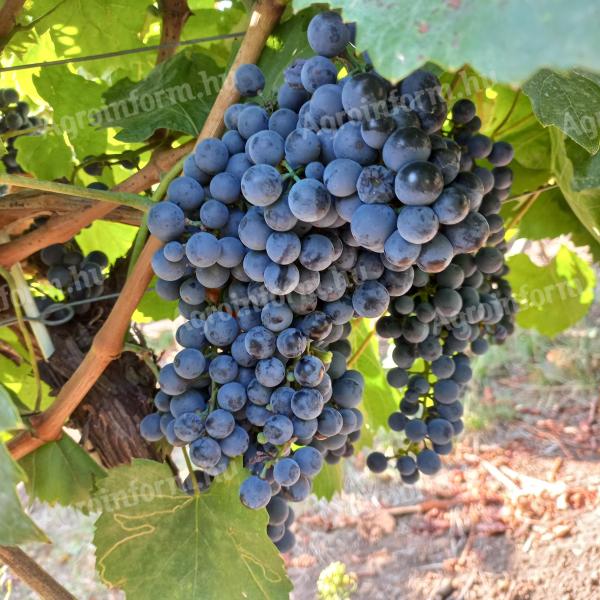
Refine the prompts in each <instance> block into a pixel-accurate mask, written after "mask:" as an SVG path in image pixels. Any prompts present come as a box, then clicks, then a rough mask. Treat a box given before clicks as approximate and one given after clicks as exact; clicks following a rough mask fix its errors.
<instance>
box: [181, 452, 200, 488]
mask: <svg viewBox="0 0 600 600" xmlns="http://www.w3.org/2000/svg"><path fill="white" fill-rule="evenodd" d="M181 452H182V453H183V458H184V459H185V464H186V466H187V469H188V471H189V472H190V479H191V480H192V488H193V489H194V496H199V495H200V487H199V486H198V480H197V479H196V473H194V466H193V465H192V461H191V460H190V455H189V454H188V451H187V448H186V447H185V446H182V447H181Z"/></svg>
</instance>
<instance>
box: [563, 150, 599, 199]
mask: <svg viewBox="0 0 600 600" xmlns="http://www.w3.org/2000/svg"><path fill="white" fill-rule="evenodd" d="M565 150H566V152H567V157H568V159H569V160H570V161H571V164H572V165H573V177H572V178H571V187H572V188H573V191H574V192H581V191H583V190H589V189H593V188H600V152H598V153H596V154H593V155H592V154H590V153H589V152H588V151H587V150H584V149H583V148H582V147H581V146H578V145H577V144H575V143H574V142H572V141H571V140H565Z"/></svg>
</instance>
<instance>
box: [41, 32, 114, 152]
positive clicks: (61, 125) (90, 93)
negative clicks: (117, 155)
mask: <svg viewBox="0 0 600 600" xmlns="http://www.w3.org/2000/svg"><path fill="white" fill-rule="evenodd" d="M103 27H104V25H103ZM33 82H34V84H35V87H36V89H37V91H38V93H39V95H40V96H41V97H42V98H43V99H44V100H45V101H46V102H48V104H49V105H50V106H51V107H52V111H53V123H54V125H53V126H54V128H55V130H56V131H57V132H58V133H59V134H62V133H63V132H64V133H66V134H67V137H68V138H69V143H70V144H71V145H72V146H73V149H74V150H75V154H76V155H77V157H78V158H79V159H80V160H82V159H83V158H85V157H87V156H96V155H98V154H103V153H104V152H106V146H107V133H106V131H101V130H98V129H94V128H93V127H91V126H90V114H91V113H92V111H96V110H99V109H100V108H101V107H102V106H103V105H104V101H103V100H102V92H103V91H104V90H105V89H106V88H105V85H104V84H101V83H96V82H94V81H90V80H88V79H85V78H84V77H82V76H81V75H76V74H75V73H72V72H71V71H69V69H68V68H67V67H63V66H53V67H47V68H45V69H41V71H40V74H39V75H38V76H36V77H34V78H33Z"/></svg>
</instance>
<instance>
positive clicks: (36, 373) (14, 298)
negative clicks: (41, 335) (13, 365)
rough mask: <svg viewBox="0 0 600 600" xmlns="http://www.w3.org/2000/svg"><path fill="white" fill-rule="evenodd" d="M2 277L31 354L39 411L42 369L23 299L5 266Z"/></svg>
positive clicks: (1, 272)
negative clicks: (25, 316)
mask: <svg viewBox="0 0 600 600" xmlns="http://www.w3.org/2000/svg"><path fill="white" fill-rule="evenodd" d="M0 277H2V278H3V279H4V280H5V281H6V283H7V284H8V289H9V290H10V297H11V300H12V305H13V308H14V309H15V316H16V317H17V323H18V325H19V329H20V331H21V334H22V335H23V340H24V341H25V347H26V348H27V353H28V354H29V362H30V363H31V370H32V372H33V378H34V379H35V387H36V397H35V408H34V412H39V411H40V409H41V405H42V380H41V378H40V371H39V368H38V364H37V359H36V357H35V350H34V348H33V341H32V340H31V336H30V335H29V329H27V325H26V324H25V319H24V317H23V311H22V309H21V301H20V300H19V295H18V294H17V284H16V283H15V280H14V278H13V276H12V275H11V274H10V273H9V272H8V271H7V270H6V269H5V268H4V267H0Z"/></svg>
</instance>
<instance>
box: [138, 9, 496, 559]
mask: <svg viewBox="0 0 600 600" xmlns="http://www.w3.org/2000/svg"><path fill="white" fill-rule="evenodd" d="M352 37H353V27H350V26H348V25H346V24H344V23H343V21H342V19H341V18H340V16H339V15H338V14H336V13H334V12H325V13H321V14H319V15H317V16H315V17H314V18H313V19H312V20H311V22H310V24H309V27H308V40H309V43H310V45H311V47H312V49H313V50H314V51H315V52H316V55H315V56H313V57H312V58H308V59H306V60H304V59H302V60H296V61H295V62H294V63H293V64H292V65H290V67H289V68H288V69H286V71H285V82H284V84H283V85H282V86H281V87H280V88H279V90H278V93H277V100H276V102H273V101H272V100H271V99H268V100H267V99H265V98H263V96H262V94H261V92H262V90H263V89H264V87H265V78H264V75H263V74H262V72H261V71H260V69H259V68H258V67H256V66H255V65H242V66H241V67H240V68H239V69H238V70H237V72H236V73H235V84H236V87H237V89H238V91H239V93H240V95H241V96H242V97H243V98H244V99H245V101H244V102H243V103H238V104H234V105H232V106H231V107H229V108H228V109H227V111H226V112H225V115H224V121H225V125H226V131H225V133H224V134H223V136H222V137H221V138H220V139H217V138H210V139H205V140H203V141H201V142H200V143H199V144H198V145H197V147H196V149H195V151H194V153H193V154H192V155H190V156H189V157H188V158H187V159H186V160H185V163H184V167H183V176H181V177H179V178H178V179H176V180H175V181H174V182H173V183H171V185H170V186H169V188H168V191H167V198H166V201H165V202H161V203H159V204H158V205H156V206H155V207H153V208H152V210H151V211H150V213H149V219H148V227H149V229H150V231H151V233H152V234H153V235H155V236H156V237H157V238H159V239H160V240H161V241H163V242H164V243H165V245H164V246H163V247H162V248H161V249H160V250H159V251H158V252H157V253H156V254H155V256H154V257H153V261H152V266H153V269H154V272H155V274H156V276H157V280H156V291H157V293H158V294H159V295H160V296H161V297H162V298H164V299H167V300H172V301H178V302H179V310H180V313H181V314H182V315H183V316H184V317H185V318H186V319H187V320H188V321H187V323H185V324H184V325H182V326H181V327H180V329H179V330H178V332H177V341H178V342H179V344H180V345H181V346H182V347H183V350H181V352H180V353H179V354H178V355H177V356H176V358H175V360H174V362H173V363H172V364H169V365H166V366H165V367H164V368H163V369H162V370H161V373H160V378H159V384H160V388H161V391H160V392H159V394H158V395H157V397H156V399H155V404H156V408H157V410H158V412H156V413H154V414H152V415H149V416H148V417H146V418H145V419H144V421H143V422H142V424H141V430H142V434H143V435H144V437H145V438H146V439H148V440H151V441H158V440H161V439H163V438H165V439H166V440H167V442H168V443H169V444H170V445H172V446H186V447H187V448H188V450H187V451H188V453H189V457H190V460H191V462H192V463H193V464H194V466H195V467H196V468H197V469H198V472H197V474H196V478H197V479H198V480H201V481H202V482H203V485H210V481H211V480H212V478H214V477H217V476H219V475H221V474H223V473H224V472H225V470H226V469H227V467H228V464H229V461H230V459H232V458H236V457H238V456H241V457H243V459H242V460H243V464H244V466H245V467H246V468H247V469H248V470H249V471H250V473H251V475H250V476H249V477H248V478H247V479H246V480H245V481H244V483H243V484H242V486H241V489H240V498H241V501H242V502H243V504H244V505H246V506H248V507H249V508H254V509H258V508H262V507H265V506H266V507H267V509H268V510H269V514H270V518H271V521H270V526H269V535H270V536H271V539H272V540H273V541H274V542H275V543H276V544H277V546H278V547H279V548H280V549H281V550H286V549H288V548H289V547H290V546H291V544H292V543H293V534H292V533H291V532H290V531H289V526H286V525H285V524H286V522H288V520H289V518H290V517H289V513H288V512H286V510H284V509H283V508H282V507H283V504H286V506H287V502H289V501H300V500H303V499H304V498H306V497H307V496H308V495H309V494H310V491H311V480H312V478H313V477H314V476H315V475H316V474H317V473H318V472H319V470H320V469H321V467H322V465H323V463H324V462H329V463H334V462H337V461H339V460H340V459H341V458H342V457H345V456H350V455H351V454H352V451H353V443H354V442H355V441H356V440H357V439H358V437H359V436H360V427H361V424H362V414H361V413H360V411H359V410H358V408H357V406H358V405H359V404H360V401H361V396H362V392H363V388H364V381H363V378H362V376H361V374H360V373H358V372H357V371H354V370H352V369H351V368H348V362H349V359H351V357H352V349H351V347H350V344H349V342H348V336H349V334H350V332H351V321H352V319H354V318H359V317H365V318H379V317H381V316H382V315H384V314H385V313H386V312H387V311H388V309H389V310H391V313H390V315H389V316H388V317H384V320H383V322H384V323H391V321H393V322H394V323H395V324H396V325H395V326H397V322H399V321H401V320H402V319H399V315H400V313H399V312H398V310H397V304H399V303H401V302H403V301H404V300H406V299H411V298H412V296H414V290H416V289H420V288H423V287H424V286H426V285H427V282H428V281H429V277H430V275H431V276H432V277H434V276H441V274H442V273H443V272H446V271H448V270H452V268H453V266H455V265H454V262H455V261H460V260H463V259H462V258H461V257H467V258H468V259H470V260H475V259H474V258H473V255H476V256H479V255H480V253H483V252H484V251H485V252H487V250H486V248H484V246H485V244H486V242H487V241H488V240H489V238H490V235H491V228H490V223H489V221H488V217H486V215H485V214H484V213H482V211H481V206H482V204H483V199H484V195H486V194H487V192H486V191H485V188H484V182H483V181H482V180H481V178H480V176H479V175H478V174H477V173H474V172H473V171H474V168H475V167H474V161H471V164H468V161H465V160H463V158H462V155H463V153H464V152H465V149H464V148H463V147H461V145H460V142H459V141H455V140H454V139H453V137H452V135H451V134H453V131H454V130H453V129H452V125H451V122H449V121H447V117H448V109H447V105H446V103H445V101H444V99H443V98H442V96H441V86H440V82H439V81H438V79H437V78H436V77H435V76H434V75H432V74H431V73H428V72H426V71H421V70H419V71H416V72H415V73H413V74H411V75H410V76H409V77H407V78H406V79H404V80H403V81H401V82H400V83H398V84H396V85H392V84H391V83H389V82H388V81H386V80H385V79H384V78H383V77H381V76H380V75H379V74H377V73H376V72H375V71H374V70H373V68H372V66H371V65H370V64H368V61H365V60H364V57H360V56H357V55H356V53H355V52H354V49H353V45H352ZM342 67H343V68H345V69H346V70H347V71H348V73H349V74H348V75H347V76H345V77H343V78H340V77H339V71H340V69H341V68H342ZM449 123H450V124H449ZM457 135H458V132H457ZM490 178H491V179H493V175H490ZM490 189H491V188H490ZM490 214H491V213H490ZM497 231H500V229H497ZM491 249H492V250H495V249H496V248H495V247H491ZM455 257H456V258H455ZM481 260H484V259H481ZM489 261H490V262H493V261H494V257H491V258H490V259H489ZM451 265H452V266H451ZM491 273H492V272H491V271H490V274H491ZM436 274H437V275H436ZM461 284H462V282H461ZM480 285H483V282H481V283H480V284H479V285H478V286H476V287H480ZM495 285H496V284H495V283H494V284H492V283H490V293H492V291H491V288H492V287H493V286H495ZM421 291H422V292H423V293H426V290H421ZM452 291H454V290H452ZM407 316H408V313H407ZM390 320H391V321H390ZM382 327H383V326H381V325H380V326H379V328H378V329H380V330H381V329H382ZM385 333H386V332H384V334H385ZM388 333H389V332H388ZM387 337H400V334H398V335H387ZM427 337H430V336H429V335H428V336H427ZM457 352H459V350H455V351H454V352H453V353H452V355H453V357H452V358H451V360H453V361H454V360H455V358H454V355H455V354H456V353H457ZM441 353H442V352H441V351H440V355H441ZM436 358H437V357H436ZM352 362H353V361H352V360H350V365H352ZM406 368H408V366H407V367H406ZM403 385H404V384H403ZM419 389H421V388H419ZM423 394H425V391H424V392H423ZM414 414H416V413H413V415H414ZM440 439H441V438H440ZM384 459H385V457H384ZM385 461H386V464H387V459H385ZM372 462H373V459H370V463H372ZM187 488H188V489H190V488H189V482H188V485H187ZM288 525H289V523H288Z"/></svg>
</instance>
